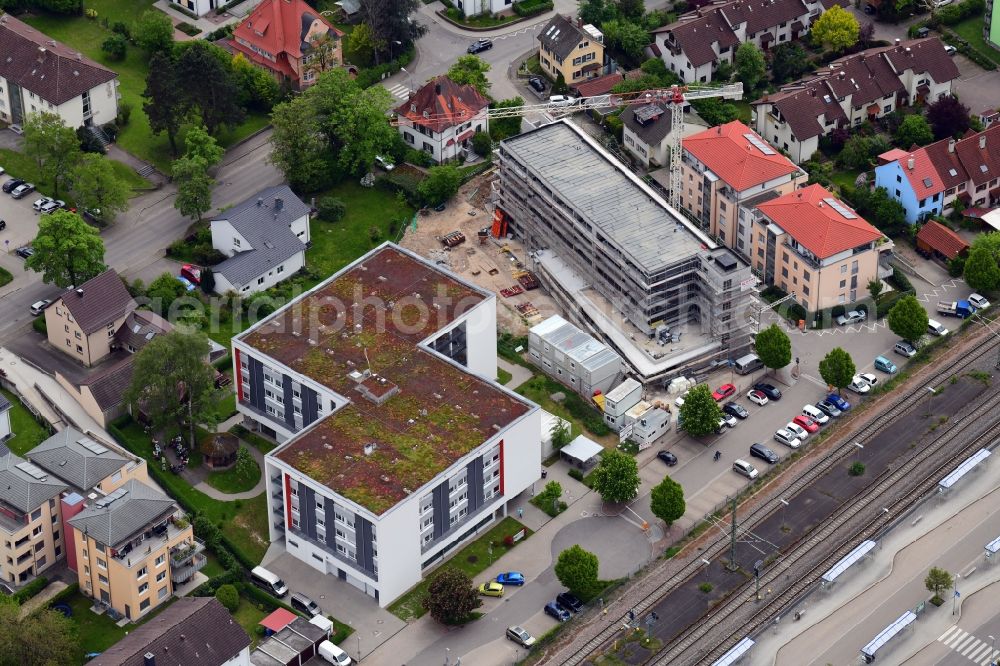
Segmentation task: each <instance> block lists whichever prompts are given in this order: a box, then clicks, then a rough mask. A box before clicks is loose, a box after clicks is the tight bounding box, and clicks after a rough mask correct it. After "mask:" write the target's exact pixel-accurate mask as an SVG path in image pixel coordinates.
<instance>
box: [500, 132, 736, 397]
mask: <svg viewBox="0 0 1000 666" xmlns="http://www.w3.org/2000/svg"><path fill="white" fill-rule="evenodd" d="M495 188H496V196H497V206H498V209H499V210H500V212H501V215H503V216H504V218H505V219H506V220H507V221H508V225H509V226H508V228H509V230H510V233H513V234H514V235H515V236H516V237H517V238H518V239H519V240H521V241H522V242H523V243H524V245H525V247H526V252H527V254H528V260H529V262H530V263H531V265H532V267H533V268H534V269H535V270H536V272H539V273H540V274H541V275H542V277H543V279H544V280H545V283H546V286H547V288H548V289H549V291H550V292H551V293H553V294H554V296H555V297H556V298H557V300H560V301H561V302H563V303H564V305H565V307H566V310H567V312H573V313H574V314H575V315H576V316H577V317H578V319H579V321H578V323H580V324H581V325H583V326H584V327H585V328H588V329H589V330H591V331H592V332H594V333H595V334H597V335H600V336H601V337H603V338H604V339H606V340H608V341H609V342H610V343H611V344H612V345H613V346H614V347H615V348H616V350H617V351H618V352H620V353H621V354H622V356H623V357H624V358H625V361H626V362H627V363H628V364H629V365H630V366H631V367H632V370H633V373H634V374H635V375H636V376H638V377H641V378H644V379H643V381H651V380H653V379H658V378H664V377H667V376H672V375H676V374H679V373H681V372H683V371H684V370H685V369H689V368H694V367H702V366H703V365H705V364H709V363H711V362H712V361H714V360H720V359H725V358H736V357H738V356H739V355H740V353H741V352H742V351H743V350H745V349H746V348H747V347H748V345H749V330H748V327H747V324H746V322H745V320H744V318H742V317H741V316H739V315H740V313H741V311H742V309H743V308H745V307H747V306H749V299H750V292H749V290H748V289H747V287H748V286H749V285H750V283H752V282H753V276H752V275H751V272H750V268H749V266H747V265H746V264H745V263H744V262H742V261H740V260H739V259H738V258H737V257H735V256H734V255H733V254H732V253H731V252H729V251H728V250H726V249H725V248H720V247H719V246H718V245H717V244H716V243H715V242H714V241H713V240H712V239H711V238H710V237H708V236H707V235H706V234H705V233H703V232H702V231H701V230H700V229H698V228H697V227H696V226H695V225H693V224H692V223H691V222H690V221H688V220H687V218H685V217H683V216H682V215H681V214H680V213H678V212H677V211H675V210H673V209H672V208H670V207H669V206H668V205H667V203H666V202H665V201H664V200H663V198H662V197H661V196H660V195H659V193H657V192H656V191H655V190H653V189H652V188H650V187H649V186H648V185H647V184H646V183H645V182H644V181H643V180H642V179H640V178H638V177H637V176H635V174H633V173H632V172H631V171H629V170H628V169H626V168H624V167H623V166H622V165H621V163H620V162H618V161H617V160H615V158H614V157H612V156H611V155H610V154H609V153H608V152H607V151H606V150H604V148H603V147H602V146H600V144H598V143H597V142H596V141H595V140H594V139H593V138H592V137H590V136H589V135H588V134H587V133H586V132H584V131H583V130H581V129H580V128H579V127H577V126H576V125H575V124H573V123H572V122H571V121H568V120H562V121H559V122H555V123H552V124H549V125H544V126H542V127H539V128H538V129H535V130H532V131H529V132H526V133H524V134H521V135H519V136H516V137H512V138H510V139H507V140H506V141H504V142H503V143H502V144H501V146H500V179H499V182H498V183H496V184H495ZM741 284H742V288H741Z"/></svg>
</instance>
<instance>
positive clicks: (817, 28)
mask: <svg viewBox="0 0 1000 666" xmlns="http://www.w3.org/2000/svg"><path fill="white" fill-rule="evenodd" d="M860 30H861V28H860V26H859V25H858V20H857V19H856V18H854V14H852V13H851V12H849V11H847V10H846V9H844V8H842V7H840V6H839V5H834V6H832V7H830V9H828V10H826V11H825V12H823V14H822V15H821V16H820V17H819V18H818V19H817V20H816V22H815V23H814V24H813V26H812V30H811V33H810V34H811V35H812V40H813V43H815V44H821V45H822V46H824V47H825V48H828V49H830V50H831V51H836V52H838V53H839V52H841V51H843V50H845V49H848V48H850V47H852V46H854V45H855V44H857V43H858V36H859V34H860Z"/></svg>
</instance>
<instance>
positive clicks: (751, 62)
mask: <svg viewBox="0 0 1000 666" xmlns="http://www.w3.org/2000/svg"><path fill="white" fill-rule="evenodd" d="M735 62H736V66H735V73H736V80H737V81H742V82H743V89H744V90H745V91H746V92H747V93H750V92H752V91H753V90H755V89H756V88H757V84H759V83H760V82H761V81H763V80H764V77H766V76H767V63H765V62H764V53H763V52H762V51H761V50H760V47H758V46H757V45H756V44H754V43H753V42H743V43H742V44H740V46H739V48H737V49H736V58H735Z"/></svg>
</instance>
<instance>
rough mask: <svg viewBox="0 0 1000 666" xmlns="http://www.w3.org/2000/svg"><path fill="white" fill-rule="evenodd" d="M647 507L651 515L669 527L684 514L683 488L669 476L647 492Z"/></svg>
mask: <svg viewBox="0 0 1000 666" xmlns="http://www.w3.org/2000/svg"><path fill="white" fill-rule="evenodd" d="M649 508H650V510H651V511H652V512H653V515H654V516H656V517H657V518H659V519H660V520H662V521H663V522H665V523H666V524H667V527H670V526H671V525H672V524H673V522H674V521H675V520H677V519H678V518H680V517H681V516H683V515H684V510H685V508H686V505H685V503H684V489H683V488H682V487H681V484H679V483H677V482H676V481H674V480H673V479H671V478H670V477H669V476H667V477H664V479H663V481H660V483H659V484H657V485H656V486H654V487H653V490H652V491H651V492H650V494H649Z"/></svg>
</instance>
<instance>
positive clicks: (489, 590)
mask: <svg viewBox="0 0 1000 666" xmlns="http://www.w3.org/2000/svg"><path fill="white" fill-rule="evenodd" d="M479 594H481V595H483V596H484V597H502V596H503V585H501V584H500V583H495V582H493V581H490V582H488V583H483V584H482V585H480V586H479Z"/></svg>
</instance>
